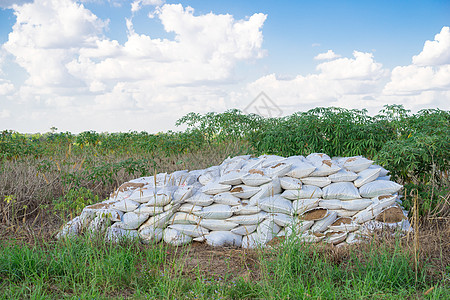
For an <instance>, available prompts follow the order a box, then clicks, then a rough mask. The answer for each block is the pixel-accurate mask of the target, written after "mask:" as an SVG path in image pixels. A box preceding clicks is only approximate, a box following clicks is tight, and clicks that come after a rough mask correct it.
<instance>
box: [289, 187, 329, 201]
mask: <svg viewBox="0 0 450 300" xmlns="http://www.w3.org/2000/svg"><path fill="white" fill-rule="evenodd" d="M281 196H282V197H284V198H286V199H289V200H297V199H311V198H320V197H322V189H321V188H320V187H318V186H314V185H303V186H302V188H301V189H300V190H285V191H284V192H283V193H282V194H281Z"/></svg>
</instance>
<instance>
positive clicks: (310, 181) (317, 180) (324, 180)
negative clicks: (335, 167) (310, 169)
mask: <svg viewBox="0 0 450 300" xmlns="http://www.w3.org/2000/svg"><path fill="white" fill-rule="evenodd" d="M302 183H303V184H305V185H314V186H318V187H320V188H323V187H325V186H327V185H329V184H330V183H331V179H330V178H328V177H305V178H302Z"/></svg>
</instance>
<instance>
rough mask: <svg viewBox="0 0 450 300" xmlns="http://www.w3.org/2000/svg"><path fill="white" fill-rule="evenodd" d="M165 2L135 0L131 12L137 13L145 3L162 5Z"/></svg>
mask: <svg viewBox="0 0 450 300" xmlns="http://www.w3.org/2000/svg"><path fill="white" fill-rule="evenodd" d="M164 2H165V1H163V0H135V1H133V2H132V3H131V12H133V13H135V12H137V11H139V10H140V9H141V8H142V7H143V6H145V5H151V6H161V5H162V4H163V3H164Z"/></svg>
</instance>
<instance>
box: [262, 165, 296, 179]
mask: <svg viewBox="0 0 450 300" xmlns="http://www.w3.org/2000/svg"><path fill="white" fill-rule="evenodd" d="M290 169H291V165H289V164H287V163H283V162H278V163H275V164H273V165H270V166H268V167H267V168H266V169H265V174H266V175H267V176H269V177H270V178H274V177H282V176H284V175H286V173H287V172H289V170H290Z"/></svg>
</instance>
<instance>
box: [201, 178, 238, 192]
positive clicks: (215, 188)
mask: <svg viewBox="0 0 450 300" xmlns="http://www.w3.org/2000/svg"><path fill="white" fill-rule="evenodd" d="M230 189H231V185H229V184H220V183H219V182H217V181H214V182H210V183H208V184H207V185H205V186H204V187H203V188H202V189H201V191H202V192H203V193H205V194H207V195H216V194H219V193H223V192H227V191H229V190H230Z"/></svg>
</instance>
